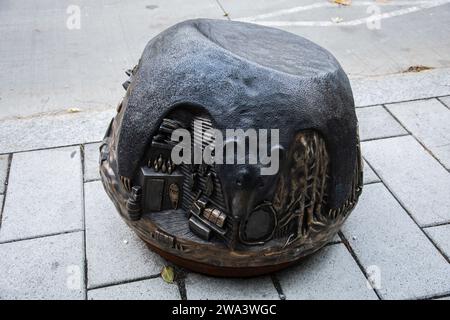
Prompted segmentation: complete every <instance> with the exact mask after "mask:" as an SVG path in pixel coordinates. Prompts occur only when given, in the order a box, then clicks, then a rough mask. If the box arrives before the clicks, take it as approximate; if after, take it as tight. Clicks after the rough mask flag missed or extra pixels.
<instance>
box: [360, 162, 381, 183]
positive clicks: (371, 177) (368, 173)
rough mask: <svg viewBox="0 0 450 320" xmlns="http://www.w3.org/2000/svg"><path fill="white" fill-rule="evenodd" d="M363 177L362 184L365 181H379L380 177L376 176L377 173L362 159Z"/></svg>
mask: <svg viewBox="0 0 450 320" xmlns="http://www.w3.org/2000/svg"><path fill="white" fill-rule="evenodd" d="M363 170H364V172H363V179H364V184H366V183H374V182H379V181H380V178H379V177H378V176H377V174H376V173H375V172H374V171H373V170H372V168H371V167H370V166H369V164H368V163H367V161H366V160H364V166H363Z"/></svg>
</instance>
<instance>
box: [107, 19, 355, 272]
mask: <svg viewBox="0 0 450 320" xmlns="http://www.w3.org/2000/svg"><path fill="white" fill-rule="evenodd" d="M129 75H130V80H129V81H127V82H126V83H125V84H124V87H125V88H126V90H127V93H126V95H125V97H124V99H123V101H122V103H121V104H120V105H119V108H118V112H117V115H116V117H115V118H114V119H113V120H112V122H111V124H110V126H109V128H108V130H107V133H106V136H105V139H104V141H103V144H102V146H101V148H100V151H101V156H100V172H101V177H102V181H103V184H104V187H105V189H106V192H107V193H108V195H109V196H110V198H111V199H112V201H113V202H114V204H115V205H116V207H117V209H118V211H119V213H120V215H121V216H122V217H123V218H124V220H125V221H126V222H127V224H128V225H129V226H130V227H131V228H132V229H134V231H135V232H136V233H137V234H138V235H139V237H141V238H142V239H143V240H144V241H145V242H146V243H147V244H148V245H149V246H150V247H151V248H152V249H153V250H155V251H156V252H158V253H159V254H161V255H162V256H164V257H166V258H167V259H169V260H172V261H174V262H175V263H178V264H180V265H183V266H186V267H188V268H191V269H194V270H197V271H200V272H204V273H209V274H216V275H224V276H249V275H256V274H261V273H266V272H271V271H274V270H277V269H280V268H283V267H285V266H287V265H289V264H291V263H293V262H295V261H297V260H299V259H300V258H302V257H304V256H306V255H309V254H311V253H313V252H315V251H316V250H318V249H320V248H321V247H322V246H324V245H325V244H326V243H328V242H329V241H331V240H332V239H333V237H334V236H335V235H336V233H337V232H338V230H339V228H340V227H341V225H342V223H343V222H344V221H345V219H346V218H347V217H348V215H349V213H350V212H351V211H352V209H353V208H354V206H355V205H356V203H357V200H358V197H359V195H360V193H361V190H362V163H361V155H360V149H359V139H358V128H357V119H356V116H355V111H354V102H353V97H352V92H351V88H350V85H349V81H348V79H347V77H346V75H345V73H344V71H343V70H342V68H341V67H340V65H339V63H338V62H337V61H336V60H335V59H334V57H333V56H332V55H331V54H330V53H329V52H327V51H326V50H324V49H323V48H321V47H319V46H317V45H315V44H314V43H312V42H310V41H308V40H306V39H304V38H301V37H298V36H296V35H293V34H290V33H287V32H284V31H281V30H277V29H273V28H267V27H262V26H257V25H252V24H246V23H240V22H230V21H218V20H205V19H199V20H189V21H185V22H182V23H180V24H177V25H175V26H173V27H171V28H169V29H167V30H165V31H164V32H162V33H161V34H159V35H158V36H156V37H155V38H153V39H152V40H151V41H150V42H149V43H148V45H147V46H146V48H145V50H144V53H143V55H142V58H141V59H140V61H139V64H138V65H137V66H136V67H135V68H134V69H133V70H131V71H130V72H129ZM196 121H197V122H199V121H200V122H201V123H202V127H201V132H202V133H206V132H208V129H212V128H215V129H218V130H219V131H221V132H225V131H226V129H227V128H233V129H243V130H247V129H250V128H253V129H256V130H259V129H279V144H278V145H277V146H276V147H277V148H278V151H280V157H279V161H280V167H279V170H278V172H277V173H276V174H275V175H261V174H260V169H261V167H263V165H262V164H259V163H257V164H249V163H245V164H235V165H229V164H214V165H208V164H205V163H201V164H191V163H181V164H175V163H174V161H173V159H172V158H171V151H172V149H173V148H174V145H175V142H174V141H172V140H171V134H172V132H173V131H174V130H176V129H180V128H181V129H185V130H187V131H189V132H191V133H192V134H193V136H194V140H195V139H196V135H195V134H194V131H195V130H194V123H195V122H196ZM224 135H225V134H224ZM203 142H204V141H203V140H201V141H200V143H203ZM193 143H195V141H194V142H193ZM204 147H205V146H204V145H203V144H201V148H204Z"/></svg>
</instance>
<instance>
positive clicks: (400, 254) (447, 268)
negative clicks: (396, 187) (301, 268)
mask: <svg viewBox="0 0 450 320" xmlns="http://www.w3.org/2000/svg"><path fill="white" fill-rule="evenodd" d="M343 233H344V235H345V237H346V238H347V239H348V241H349V242H350V245H351V247H352V248H353V250H354V252H355V254H356V256H357V257H358V259H359V261H360V262H361V264H362V265H363V267H364V268H365V269H366V270H367V272H368V273H371V274H372V278H373V279H374V280H375V279H378V280H379V282H377V286H378V287H379V288H378V289H377V290H378V293H379V294H380V295H381V297H382V298H384V299H414V298H425V297H432V296H436V295H442V294H446V293H449V292H450V265H449V264H448V262H447V261H446V260H445V259H444V257H443V256H442V255H441V254H440V253H439V252H438V250H436V248H435V247H434V246H433V244H432V243H431V242H430V241H429V240H428V239H427V237H426V236H425V235H424V234H423V232H422V231H421V230H420V228H419V227H418V226H417V225H416V224H415V223H414V222H413V220H412V219H411V218H410V217H409V216H408V214H407V213H406V212H405V211H404V210H403V208H402V207H401V206H400V204H399V203H398V202H397V201H396V200H395V199H394V197H393V196H392V195H391V193H390V192H389V191H388V190H387V189H386V188H385V187H384V186H383V184H381V183H376V184H371V185H368V186H365V190H364V192H363V193H362V195H361V197H360V200H359V203H358V205H357V206H356V208H355V210H354V211H353V213H352V214H351V215H350V216H349V218H348V220H347V221H346V223H345V224H344V226H343Z"/></svg>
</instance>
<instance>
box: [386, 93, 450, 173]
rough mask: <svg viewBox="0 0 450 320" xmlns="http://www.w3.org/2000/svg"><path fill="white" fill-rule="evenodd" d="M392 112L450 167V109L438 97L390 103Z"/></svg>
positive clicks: (388, 106) (389, 106)
mask: <svg viewBox="0 0 450 320" xmlns="http://www.w3.org/2000/svg"><path fill="white" fill-rule="evenodd" d="M386 107H387V108H388V109H389V111H390V112H392V114H393V115H394V116H395V117H396V118H397V119H398V120H399V121H400V122H401V123H402V124H403V125H404V126H405V128H406V129H408V130H409V131H410V132H411V133H412V134H413V135H414V136H415V137H416V138H417V139H418V140H419V141H420V142H422V143H423V144H424V145H425V146H426V148H427V149H428V150H430V151H431V152H432V153H433V154H434V156H435V157H436V158H437V159H439V161H440V162H441V163H442V164H443V165H444V166H445V167H446V168H447V169H450V130H449V126H450V110H449V109H448V108H447V107H445V106H444V105H443V104H442V103H441V102H439V101H438V100H436V99H429V100H418V101H411V102H403V103H395V104H388V105H386Z"/></svg>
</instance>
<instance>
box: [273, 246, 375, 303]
mask: <svg viewBox="0 0 450 320" xmlns="http://www.w3.org/2000/svg"><path fill="white" fill-rule="evenodd" d="M278 279H279V281H280V284H281V289H282V290H283V293H284V294H285V295H286V299H288V300H290V299H292V300H294V299H333V300H334V299H344V300H350V299H364V300H365V299H372V300H375V299H378V298H377V296H376V294H375V292H374V291H373V290H372V289H371V288H370V287H367V284H366V282H367V280H366V278H365V277H364V274H363V273H362V272H361V270H360V269H359V267H358V265H357V264H356V262H355V261H354V260H353V258H352V256H351V254H350V253H349V252H348V251H347V249H346V248H345V246H344V245H343V244H335V245H329V246H326V247H324V248H323V249H321V250H320V251H319V252H317V253H316V254H314V255H313V256H311V257H308V258H306V259H304V260H303V261H300V263H299V264H298V265H297V266H294V267H292V268H288V269H286V270H284V271H282V272H279V274H278Z"/></svg>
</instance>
